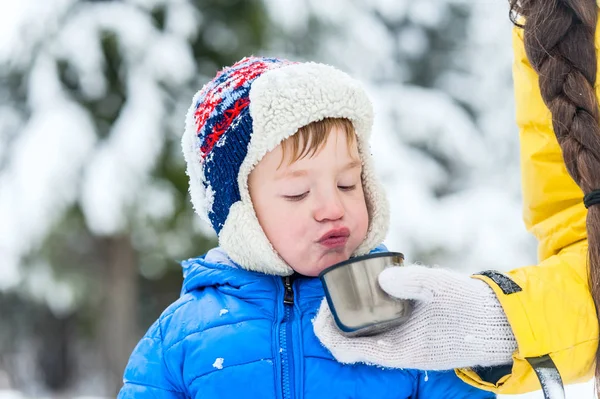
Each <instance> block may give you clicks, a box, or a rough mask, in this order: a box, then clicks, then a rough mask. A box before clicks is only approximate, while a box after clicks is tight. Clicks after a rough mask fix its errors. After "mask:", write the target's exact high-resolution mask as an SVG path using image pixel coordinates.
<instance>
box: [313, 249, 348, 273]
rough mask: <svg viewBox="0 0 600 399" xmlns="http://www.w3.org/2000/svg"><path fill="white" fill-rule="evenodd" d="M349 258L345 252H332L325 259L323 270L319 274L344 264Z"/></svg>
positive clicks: (322, 265) (321, 266)
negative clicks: (338, 264)
mask: <svg viewBox="0 0 600 399" xmlns="http://www.w3.org/2000/svg"><path fill="white" fill-rule="evenodd" d="M349 258H350V256H349V255H348V254H346V253H345V252H341V251H340V252H330V253H328V254H327V255H326V256H325V257H323V262H322V264H321V265H320V269H321V270H320V271H319V273H320V272H322V271H323V270H325V269H327V268H328V267H331V266H333V265H335V264H337V263H340V262H344V261H346V260H348V259H349Z"/></svg>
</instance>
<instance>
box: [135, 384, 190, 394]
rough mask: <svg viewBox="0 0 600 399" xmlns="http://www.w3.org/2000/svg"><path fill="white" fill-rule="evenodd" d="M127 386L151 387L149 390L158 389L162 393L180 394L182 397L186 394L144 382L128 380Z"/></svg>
mask: <svg viewBox="0 0 600 399" xmlns="http://www.w3.org/2000/svg"><path fill="white" fill-rule="evenodd" d="M125 384H129V385H137V386H140V387H149V388H154V389H158V390H161V391H167V392H173V393H178V394H182V395H183V394H184V393H183V392H181V391H175V390H173V389H167V388H163V387H157V386H156V385H152V384H146V383H144V382H135V381H129V380H127V381H125Z"/></svg>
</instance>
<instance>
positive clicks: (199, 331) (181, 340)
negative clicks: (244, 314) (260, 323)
mask: <svg viewBox="0 0 600 399" xmlns="http://www.w3.org/2000/svg"><path fill="white" fill-rule="evenodd" d="M253 320H267V319H266V318H264V317H253V318H250V319H244V320H236V321H235V322H233V323H225V324H219V325H217V326H212V327H208V328H205V329H202V330H198V331H194V332H191V333H189V334H187V335H186V336H184V337H182V338H181V339H179V340H177V341H176V342H174V343H172V344H171V345H169V347H168V348H166V349H165V350H164V352H165V353H166V352H167V351H168V350H170V349H171V348H173V347H174V346H175V345H177V344H179V343H181V342H183V341H184V340H185V339H187V338H189V337H190V336H192V335H196V334H201V333H203V332H206V331H209V330H212V329H214V328H219V327H225V326H231V325H233V324H238V323H243V322H246V321H253Z"/></svg>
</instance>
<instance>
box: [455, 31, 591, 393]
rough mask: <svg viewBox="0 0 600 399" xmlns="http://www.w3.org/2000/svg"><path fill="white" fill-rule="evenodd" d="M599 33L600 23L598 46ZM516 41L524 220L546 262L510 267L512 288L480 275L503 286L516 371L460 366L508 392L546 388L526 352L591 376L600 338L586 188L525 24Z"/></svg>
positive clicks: (574, 376) (578, 378)
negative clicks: (564, 151) (569, 164)
mask: <svg viewBox="0 0 600 399" xmlns="http://www.w3.org/2000/svg"><path fill="white" fill-rule="evenodd" d="M598 35H600V28H599V29H598V34H597V36H596V43H597V44H596V46H597V47H598V43H599V42H600V40H599V37H598ZM513 47H514V56H515V59H514V66H513V76H514V86H515V97H516V111H517V124H518V126H519V132H520V143H521V171H522V172H521V173H522V189H523V212H524V221H525V224H526V225H527V228H528V230H529V231H531V232H532V233H533V234H534V235H535V237H536V238H537V239H538V241H539V248H538V256H539V260H540V263H539V264H538V265H535V266H527V267H522V268H519V269H515V270H512V271H510V272H508V273H505V275H506V276H507V277H508V278H509V279H511V280H512V281H514V282H515V283H516V284H517V285H518V286H519V287H520V288H521V290H520V291H518V292H514V293H509V294H505V293H504V291H503V290H502V288H501V286H500V285H498V282H497V281H494V280H493V279H491V278H490V277H488V276H473V277H475V278H479V279H481V280H483V281H485V282H487V283H488V284H489V285H490V286H491V287H492V288H493V289H494V291H495V292H496V294H497V296H498V299H499V300H500V303H501V304H502V307H503V309H504V311H505V313H506V316H507V318H508V321H509V323H510V325H511V327H512V330H513V332H514V334H515V338H516V340H517V345H518V349H517V351H516V352H515V353H514V354H513V362H514V363H513V365H512V370H511V369H510V368H506V373H505V375H503V376H501V377H500V378H499V379H498V380H497V381H492V382H490V381H486V380H484V379H483V378H481V377H480V375H479V374H478V373H477V372H476V371H474V370H473V369H459V370H456V372H457V374H458V375H459V377H461V378H462V379H463V380H464V381H466V382H467V383H469V384H471V385H474V386H477V387H480V388H482V389H485V390H489V391H494V392H496V393H502V394H517V393H524V392H529V391H532V390H537V389H540V382H539V380H538V378H537V376H536V374H535V373H534V370H533V369H532V366H531V365H530V362H529V361H528V360H527V359H526V358H540V357H545V358H546V359H547V358H548V356H549V357H550V358H551V360H552V362H553V363H554V365H555V366H556V368H557V369H558V371H559V372H560V376H561V378H562V381H563V383H564V384H565V385H566V384H570V383H576V382H583V381H588V380H589V379H591V378H592V376H593V369H594V358H595V353H596V348H597V345H598V320H597V317H596V311H595V307H594V303H593V300H592V297H591V294H590V292H589V286H588V272H587V237H586V229H585V219H586V214H587V211H586V209H585V207H584V206H583V201H582V200H583V193H582V192H581V190H580V189H579V187H578V186H577V185H576V184H575V182H574V181H573V180H572V179H571V177H570V176H569V175H568V173H567V170H566V168H565V165H564V162H563V159H562V155H561V150H560V147H559V145H558V142H557V140H556V137H555V136H554V133H553V130H552V122H551V115H550V111H549V110H548V108H547V107H546V106H545V105H544V103H543V101H542V97H541V95H540V91H539V87H538V76H537V74H536V72H535V71H534V70H533V69H532V67H531V65H530V63H529V61H528V60H527V56H526V55H525V49H524V45H523V31H522V29H519V28H515V29H514V32H513ZM598 71H599V72H600V68H599V69H598ZM598 81H600V77H599V78H598ZM596 90H599V86H597V89H596ZM597 94H600V93H599V92H597ZM599 188H600V187H599ZM508 250H510V249H508ZM544 355H546V356H544Z"/></svg>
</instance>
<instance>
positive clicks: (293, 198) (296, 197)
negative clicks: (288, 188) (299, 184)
mask: <svg viewBox="0 0 600 399" xmlns="http://www.w3.org/2000/svg"><path fill="white" fill-rule="evenodd" d="M307 195H308V191H307V192H305V193H302V194H298V195H284V196H283V198H285V199H286V201H300V200H303V199H304V198H306V196H307Z"/></svg>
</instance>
